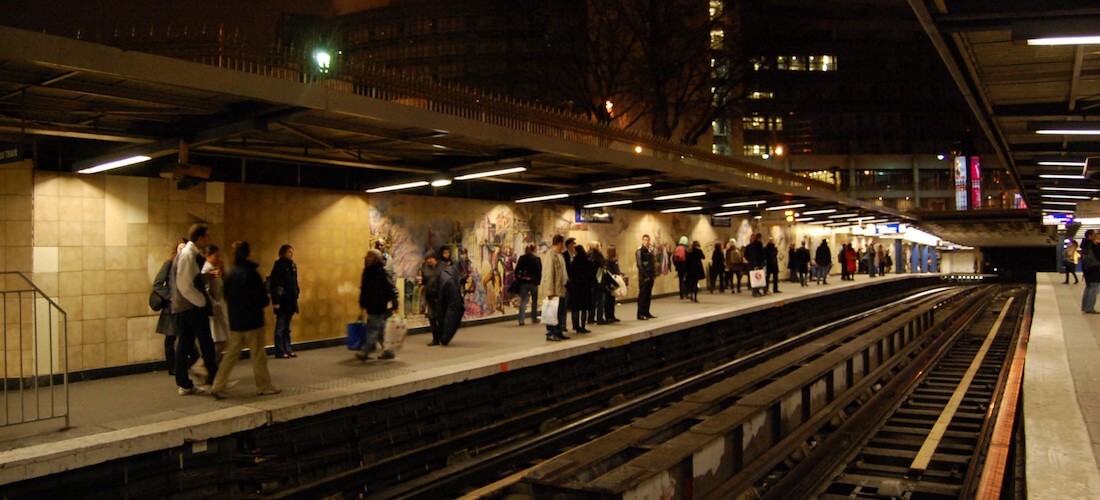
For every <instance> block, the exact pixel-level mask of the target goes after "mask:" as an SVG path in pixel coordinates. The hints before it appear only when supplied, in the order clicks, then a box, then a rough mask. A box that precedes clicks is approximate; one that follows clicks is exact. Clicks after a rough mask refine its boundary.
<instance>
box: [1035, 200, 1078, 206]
mask: <svg viewBox="0 0 1100 500" xmlns="http://www.w3.org/2000/svg"><path fill="white" fill-rule="evenodd" d="M1040 203H1042V204H1043V205H1069V206H1071V207H1076V206H1077V203H1076V202H1069V201H1041V202H1040Z"/></svg>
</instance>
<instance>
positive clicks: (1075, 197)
mask: <svg viewBox="0 0 1100 500" xmlns="http://www.w3.org/2000/svg"><path fill="white" fill-rule="evenodd" d="M1040 196H1042V197H1043V198H1061V199H1063V200H1091V199H1092V198H1090V197H1088V196H1078V195H1072V194H1043V195H1040Z"/></svg>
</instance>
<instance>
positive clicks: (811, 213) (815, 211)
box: [802, 208, 836, 215]
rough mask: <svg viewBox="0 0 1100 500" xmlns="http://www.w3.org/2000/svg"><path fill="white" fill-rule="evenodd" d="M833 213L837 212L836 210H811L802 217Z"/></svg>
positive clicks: (803, 213)
mask: <svg viewBox="0 0 1100 500" xmlns="http://www.w3.org/2000/svg"><path fill="white" fill-rule="evenodd" d="M833 212H836V209H835V208H829V209H825V210H810V211H809V212H802V215H821V214H831V213H833Z"/></svg>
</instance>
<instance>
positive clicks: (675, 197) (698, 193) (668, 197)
mask: <svg viewBox="0 0 1100 500" xmlns="http://www.w3.org/2000/svg"><path fill="white" fill-rule="evenodd" d="M706 195H707V192H706V191H693V192H690V193H680V194H666V195H663V196H658V197H656V198H653V201H664V200H679V199H681V198H698V197H700V196H706Z"/></svg>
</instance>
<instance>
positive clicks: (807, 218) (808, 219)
mask: <svg viewBox="0 0 1100 500" xmlns="http://www.w3.org/2000/svg"><path fill="white" fill-rule="evenodd" d="M812 220H814V218H813V217H799V218H797V219H795V220H794V221H795V222H810V221H812Z"/></svg>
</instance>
